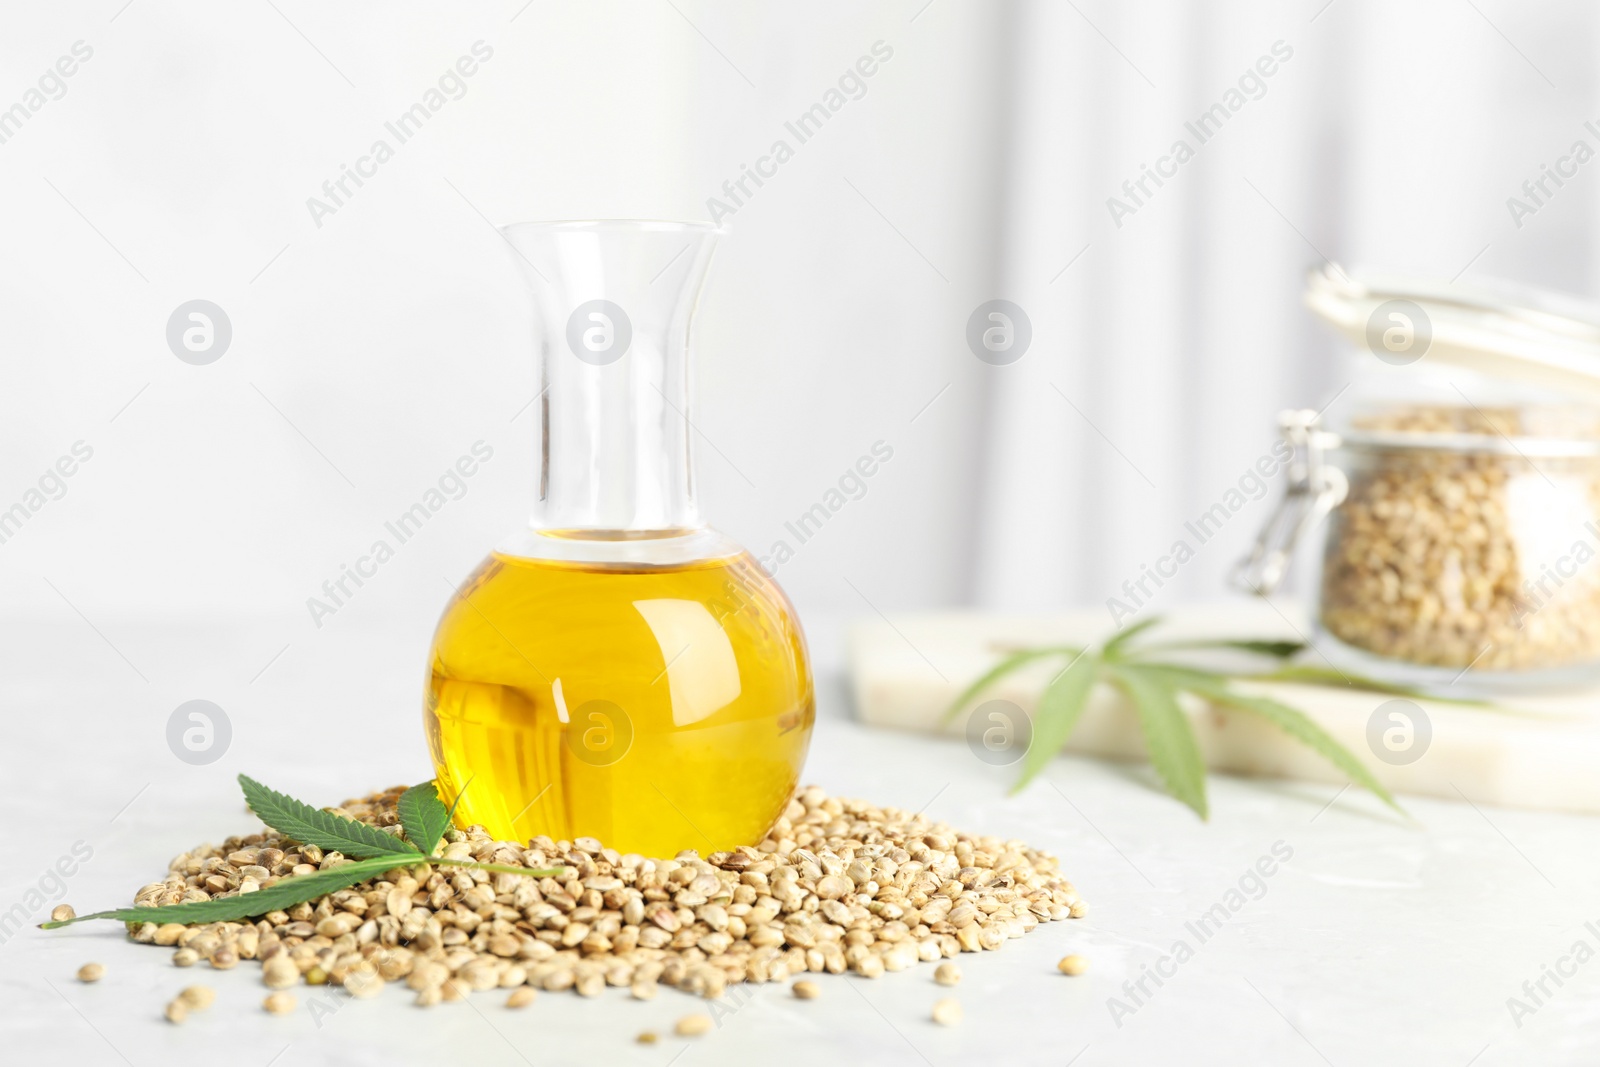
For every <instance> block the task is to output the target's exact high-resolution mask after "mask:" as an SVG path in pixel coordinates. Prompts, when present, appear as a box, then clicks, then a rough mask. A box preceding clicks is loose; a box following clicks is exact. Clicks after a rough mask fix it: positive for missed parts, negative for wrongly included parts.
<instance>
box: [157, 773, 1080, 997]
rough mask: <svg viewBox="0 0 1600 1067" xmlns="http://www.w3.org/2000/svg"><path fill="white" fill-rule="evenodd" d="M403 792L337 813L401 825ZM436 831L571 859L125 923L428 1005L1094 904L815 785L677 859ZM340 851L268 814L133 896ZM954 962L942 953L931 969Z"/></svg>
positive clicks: (793, 966)
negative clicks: (222, 918)
mask: <svg viewBox="0 0 1600 1067" xmlns="http://www.w3.org/2000/svg"><path fill="white" fill-rule="evenodd" d="M403 791H404V790H403V789H399V788H396V789H391V790H388V791H385V792H382V793H375V794H372V795H370V796H367V797H364V798H362V799H360V800H351V801H347V802H346V803H345V804H344V806H343V807H342V808H339V809H335V812H336V813H337V814H342V815H346V816H348V817H350V818H354V819H359V820H361V821H363V822H367V823H370V824H372V825H374V826H377V827H380V828H383V829H385V830H386V831H387V832H391V833H398V832H399V825H398V823H399V819H398V816H397V814H396V811H395V804H396V801H397V800H398V798H399V796H400V794H401V793H402V792H403ZM445 840H446V842H447V843H446V844H445V846H444V849H445V851H444V853H443V855H445V856H450V857H455V858H460V859H474V860H477V861H479V862H485V863H496V864H505V865H509V866H517V867H527V868H549V867H557V866H564V867H565V868H566V872H565V874H564V875H563V876H562V877H560V878H549V877H547V878H533V877H530V876H525V875H517V874H508V873H494V874H491V873H489V872H486V871H480V870H473V869H469V868H450V867H442V866H437V865H430V864H427V863H422V864H417V865H415V866H411V867H397V868H395V869H393V870H390V871H387V872H385V874H384V875H382V876H378V877H375V878H373V879H372V880H369V881H366V882H362V883H359V884H358V885H356V886H353V887H352V888H349V889H344V890H340V891H338V892H335V893H331V894H329V895H328V896H325V897H323V898H321V899H320V900H317V901H314V902H309V903H304V904H297V905H295V906H294V907H292V908H290V909H288V910H287V911H274V912H270V913H268V914H267V915H265V916H263V917H261V918H260V919H258V920H257V921H255V922H254V923H249V922H243V923H240V922H219V923H206V924H195V925H191V926H185V925H181V924H178V923H168V924H165V925H157V924H155V923H129V924H128V927H129V931H130V934H131V936H132V937H133V939H134V940H135V941H138V942H143V943H151V944H156V945H163V946H168V947H171V948H172V949H173V950H174V953H173V963H174V964H176V965H178V966H192V965H194V964H197V963H199V962H200V961H201V960H205V961H207V962H209V963H210V965H211V966H212V967H214V968H217V969H227V968H230V967H234V966H236V965H237V964H238V962H239V961H240V960H248V959H253V960H258V961H260V962H261V965H262V979H263V981H264V983H265V984H266V985H267V986H268V987H269V988H271V989H274V990H279V991H282V990H287V989H289V988H291V987H294V986H297V985H298V984H300V983H302V982H303V983H305V984H308V985H323V984H328V983H333V984H338V985H342V986H343V987H344V989H345V990H346V991H347V992H349V993H350V994H352V995H353V996H356V997H371V996H374V995H376V994H377V993H378V992H380V991H381V990H382V989H383V987H384V986H385V985H386V984H388V983H392V982H404V983H405V984H406V986H407V987H409V988H410V989H412V990H414V991H415V992H416V1002H417V1004H419V1005H422V1006H428V1005H432V1004H437V1003H439V1002H440V1001H441V1000H445V1001H449V1000H459V999H462V998H463V997H465V996H467V995H468V994H469V993H471V992H474V991H476V992H483V991H487V990H491V989H496V988H507V989H511V990H513V993H512V998H513V1000H517V999H519V998H520V1003H522V1004H525V1003H527V1002H528V1000H530V999H531V998H532V995H533V994H532V989H544V990H551V991H559V990H566V989H572V990H575V991H576V992H577V993H579V994H580V995H582V996H595V995H597V994H598V993H600V991H601V990H602V989H604V988H605V987H606V986H608V985H610V986H626V987H628V988H630V989H631V990H632V993H633V995H634V996H635V997H637V998H640V999H648V998H650V997H652V996H654V995H655V991H656V988H657V984H658V983H662V982H664V983H666V984H668V985H671V986H675V987H677V988H678V989H682V990H686V991H689V992H692V993H696V994H699V995H700V996H704V997H716V996H718V995H720V994H721V993H722V992H723V990H724V988H725V987H726V986H727V985H728V984H729V983H736V982H781V981H783V980H784V979H786V978H788V977H789V976H791V975H797V974H799V973H800V972H802V971H819V972H820V971H826V972H829V973H832V974H839V973H841V972H844V971H846V970H849V971H853V972H855V973H856V974H859V975H863V976H865V977H868V978H875V977H878V976H880V975H882V974H883V972H885V971H899V970H904V969H906V968H908V967H910V966H912V965H914V964H916V963H917V962H919V961H921V962H930V963H931V962H935V961H938V960H942V959H946V958H948V957H953V956H956V955H958V954H959V953H961V952H978V951H992V950H995V949H998V948H1000V947H1001V946H1002V945H1004V944H1005V943H1006V941H1007V940H1009V939H1011V938H1014V937H1021V936H1022V935H1023V934H1025V933H1027V932H1029V931H1030V930H1032V929H1033V928H1034V927H1035V926H1037V925H1038V924H1039V923H1041V922H1049V921H1052V920H1056V919H1066V918H1069V917H1070V918H1079V917H1081V916H1082V915H1083V914H1084V911H1085V905H1084V903H1083V901H1082V900H1081V899H1080V898H1079V897H1078V894H1077V892H1076V891H1075V890H1074V889H1073V887H1072V884H1071V883H1070V882H1067V881H1066V880H1064V879H1063V878H1062V877H1061V875H1060V873H1059V872H1058V871H1057V868H1056V860H1055V858H1054V857H1052V856H1049V855H1047V854H1045V853H1042V852H1039V851H1037V850H1035V849H1032V848H1029V847H1028V846H1027V845H1025V844H1023V843H1022V842H1020V841H1002V840H999V839H998V838H994V837H981V836H975V835H972V834H966V833H959V832H957V831H954V830H952V829H950V828H949V827H948V826H946V825H945V824H943V823H939V822H933V821H930V820H929V819H927V818H926V817H925V816H923V815H920V814H915V815H913V814H908V813H906V812H903V811H899V810H897V809H894V808H877V807H874V806H872V805H870V804H866V803H863V802H861V801H855V800H840V799H837V798H834V797H830V796H828V795H827V794H825V793H824V792H823V791H822V790H821V789H818V788H816V787H814V786H813V787H811V788H808V789H805V790H803V791H801V792H800V793H798V794H797V795H796V796H795V798H794V799H793V800H792V801H790V803H789V806H788V808H787V810H786V811H785V812H784V814H783V816H782V817H781V818H780V819H779V820H778V822H777V824H776V825H774V826H773V828H772V830H771V832H770V833H769V835H768V837H767V839H766V840H764V841H762V842H761V844H760V845H758V846H756V847H754V848H740V849H737V850H735V851H732V852H717V853H713V854H712V855H710V856H708V857H706V858H704V859H702V858H701V857H700V856H699V855H698V854H697V853H695V852H693V851H684V852H680V853H678V855H677V856H676V857H675V858H673V859H669V860H659V859H646V858H644V857H641V856H637V855H631V854H630V855H619V854H618V853H616V852H615V851H613V850H612V849H609V848H606V847H604V846H603V845H602V844H601V843H600V842H598V841H595V840H593V839H590V838H579V839H577V840H576V841H552V840H550V839H549V838H548V837H536V838H534V839H533V840H532V841H531V842H528V843H527V844H526V845H523V844H518V843H515V842H506V841H495V840H492V839H491V838H490V837H489V836H488V834H487V833H485V832H484V831H483V829H482V828H481V827H477V826H474V827H471V828H470V829H468V830H467V831H466V832H464V833H462V832H459V831H455V830H451V831H449V832H448V833H447V834H446V837H445ZM342 862H346V861H345V860H344V858H343V857H342V856H340V855H339V854H338V853H336V852H327V853H324V852H323V851H322V850H321V849H318V848H317V847H316V846H314V845H299V844H295V843H293V842H291V841H289V840H286V839H284V838H283V837H281V836H279V835H278V834H277V833H276V832H274V831H272V830H268V831H266V832H265V833H259V834H252V835H249V836H247V837H231V838H229V839H228V840H227V841H226V842H224V843H223V845H222V847H220V848H217V847H214V846H211V845H204V846H201V847H199V848H196V849H194V850H193V851H190V852H186V853H184V854H183V855H181V856H178V857H177V858H176V859H174V860H173V861H172V863H171V865H170V868H169V871H170V873H169V874H168V875H167V878H166V880H165V881H162V882H155V883H152V884H150V885H147V886H145V887H144V888H143V889H141V890H140V891H139V893H138V895H137V896H136V898H135V904H136V905H137V906H156V905H163V904H176V903H182V902H186V901H202V900H211V899H215V898H218V897H228V896H233V895H235V894H238V893H247V892H253V891H255V890H257V889H260V888H262V887H263V886H266V885H270V884H272V883H273V882H274V881H275V880H277V879H279V878H283V877H286V876H289V875H291V874H309V873H312V872H313V871H315V870H319V869H323V870H325V869H327V868H329V867H332V866H336V865H337V864H339V863H342ZM391 879H392V880H391ZM946 968H949V969H948V970H946ZM958 976H959V971H958V970H956V969H955V968H954V965H950V964H944V965H941V968H940V980H941V982H953V981H954V980H956V979H957V978H958ZM529 987H531V988H529ZM796 994H797V995H799V996H802V997H803V996H805V995H806V994H805V993H803V992H801V991H800V990H799V989H798V988H797V990H796ZM268 999H269V1001H270V1000H272V999H273V998H272V997H269V998H268ZM277 1002H278V1005H280V1006H282V1005H287V1006H289V1007H292V1003H293V1001H292V999H288V998H286V997H278V998H277ZM269 1010H279V1009H278V1007H276V1006H275V1007H271V1008H269ZM283 1010H287V1007H284V1008H283Z"/></svg>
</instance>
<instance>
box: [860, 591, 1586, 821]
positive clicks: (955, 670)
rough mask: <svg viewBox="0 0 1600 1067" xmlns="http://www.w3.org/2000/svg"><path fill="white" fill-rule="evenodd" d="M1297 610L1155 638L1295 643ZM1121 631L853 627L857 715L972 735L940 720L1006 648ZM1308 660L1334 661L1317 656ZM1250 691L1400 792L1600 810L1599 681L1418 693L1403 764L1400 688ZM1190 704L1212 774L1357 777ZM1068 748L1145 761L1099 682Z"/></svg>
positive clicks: (1230, 619) (1113, 697) (1120, 707)
mask: <svg viewBox="0 0 1600 1067" xmlns="http://www.w3.org/2000/svg"><path fill="white" fill-rule="evenodd" d="M1285 614H1286V615H1287V616H1288V617H1287V618H1286V617H1285V616H1284V615H1279V614H1278V612H1277V611H1275V610H1274V609H1273V608H1272V606H1270V605H1267V604H1262V603H1259V602H1240V603H1237V604H1229V605H1226V606H1219V607H1212V608H1206V607H1195V608H1188V609H1184V610H1181V611H1177V612H1173V613H1170V614H1169V615H1168V616H1167V622H1166V623H1164V624H1163V625H1162V626H1161V627H1160V628H1159V630H1158V631H1157V633H1156V636H1157V637H1159V638H1160V639H1163V640H1165V639H1182V638H1188V637H1222V636H1236V637H1268V638H1274V639H1285V638H1286V639H1294V638H1296V637H1297V636H1298V634H1300V633H1309V632H1310V630H1309V628H1308V627H1306V626H1305V624H1304V622H1303V621H1302V619H1301V618H1300V617H1298V616H1296V615H1295V613H1294V612H1292V611H1289V610H1288V609H1285ZM1108 630H1109V623H1108V620H1107V617H1106V614H1105V613H1104V612H1103V611H1097V610H1088V611H1083V612H1078V613H1075V614H1066V615H1056V616H1048V617H1032V618H1029V617H1019V616H999V615H985V614H977V613H947V614H931V615H903V616H895V617H893V618H892V619H890V620H887V621H886V620H884V619H873V620H870V621H866V622H862V623H858V624H857V625H856V626H855V627H853V628H852V630H851V632H850V636H849V664H850V673H851V684H852V688H853V690H854V696H855V706H856V712H857V715H858V716H859V717H860V719H861V720H862V721H863V722H865V723H867V724H869V725H874V726H884V727H891V728H894V729H902V730H920V731H934V732H937V731H940V730H941V729H944V730H946V731H947V732H949V733H951V734H952V735H964V733H965V730H966V724H967V719H968V717H969V716H968V713H967V710H966V709H963V713H962V714H961V715H959V716H957V718H956V720H955V721H954V722H953V723H952V724H951V725H950V726H949V727H941V725H940V718H941V716H942V714H943V712H944V711H945V709H946V708H948V707H949V705H950V702H951V701H952V700H954V699H955V698H956V696H957V695H959V693H960V692H961V690H962V689H964V688H965V687H966V686H967V685H968V684H970V683H971V682H972V681H974V680H975V679H976V678H977V677H978V676H979V675H980V674H982V673H983V671H985V670H986V669H988V668H989V667H990V666H992V665H993V664H994V663H995V662H996V661H997V660H998V659H999V658H1000V656H1001V655H1002V654H1003V653H1004V651H1006V650H1008V649H1015V648H1025V647H1031V646H1037V645H1046V644H1071V645H1083V644H1086V643H1092V642H1095V641H1098V640H1101V639H1103V638H1104V637H1105V636H1106V634H1107V632H1108ZM1308 662H1312V663H1320V662H1321V661H1320V660H1318V659H1317V658H1316V657H1315V656H1312V657H1311V658H1310V659H1309V660H1308ZM1059 667H1060V664H1059V663H1058V664H1055V665H1054V666H1052V665H1050V664H1048V663H1039V664H1033V665H1030V666H1028V667H1025V668H1023V669H1021V670H1020V671H1018V672H1017V673H1016V674H1014V675H1012V676H1010V677H1009V678H1007V679H1005V680H1003V681H1002V682H1000V683H998V684H997V685H996V686H995V687H994V688H993V689H992V690H991V691H990V692H989V693H987V694H986V695H985V696H984V697H980V698H979V701H977V702H975V703H979V702H981V701H983V700H988V699H995V698H999V699H1004V700H1009V701H1011V702H1013V703H1015V704H1017V705H1019V706H1020V707H1021V708H1022V709H1023V710H1024V711H1025V712H1027V713H1028V714H1030V715H1031V714H1032V711H1033V707H1034V704H1035V702H1036V698H1037V696H1038V693H1039V691H1040V689H1041V688H1042V687H1043V685H1044V683H1045V681H1046V680H1047V679H1048V678H1049V677H1050V675H1051V674H1052V673H1053V672H1054V671H1056V670H1058V669H1059ZM1251 688H1254V689H1256V690H1258V691H1260V692H1262V693H1263V694H1267V695H1271V696H1273V697H1275V698H1277V699H1280V700H1282V701H1284V702H1286V703H1289V704H1292V705H1294V706H1295V707H1297V708H1299V709H1301V710H1302V711H1304V712H1305V713H1306V714H1307V715H1309V716H1310V717H1312V718H1313V719H1315V720H1316V721H1317V722H1318V723H1319V724H1320V725H1321V726H1322V727H1323V729H1325V730H1327V731H1328V732H1329V733H1330V734H1332V735H1333V737H1334V738H1336V739H1337V740H1338V741H1339V743H1340V744H1342V745H1344V746H1345V747H1346V748H1348V749H1349V750H1350V751H1351V752H1353V753H1355V754H1356V755H1357V756H1358V757H1359V758H1360V759H1362V761H1363V762H1365V763H1366V764H1367V765H1368V766H1369V767H1371V768H1372V770H1373V772H1374V774H1375V775H1376V776H1377V778H1378V780H1379V781H1381V782H1383V783H1384V785H1385V786H1387V787H1388V788H1389V789H1391V790H1393V791H1394V792H1396V793H1418V794H1424V795H1428V796H1436V797H1444V798H1448V799H1452V800H1461V799H1467V800H1470V801H1472V802H1473V803H1480V804H1495V805H1503V806H1507V807H1522V808H1538V809H1546V810H1558V811H1573V812H1600V691H1592V690H1585V691H1569V692H1564V693H1559V694H1541V695H1538V696H1527V697H1517V698H1514V699H1512V698H1504V699H1502V700H1501V701H1500V702H1499V703H1498V704H1497V705H1496V706H1495V707H1491V708H1482V707H1473V706H1463V705H1458V704H1451V703H1448V702H1440V701H1435V700H1415V701H1413V702H1412V703H1413V704H1414V705H1415V706H1417V707H1419V708H1420V709H1421V711H1422V714H1423V716H1424V717H1425V720H1426V723H1427V725H1428V728H1429V729H1430V731H1431V738H1430V739H1429V741H1428V744H1427V746H1426V748H1425V749H1423V750H1422V751H1421V754H1420V756H1417V757H1416V758H1415V759H1414V760H1413V761H1412V762H1409V763H1395V762H1388V761H1386V760H1383V759H1379V758H1378V756H1377V754H1376V752H1377V750H1376V749H1375V748H1374V747H1373V746H1371V745H1369V742H1368V737H1369V724H1370V723H1371V722H1372V720H1373V719H1374V716H1375V715H1377V717H1378V719H1379V727H1378V729H1377V730H1376V734H1377V736H1378V738H1379V739H1380V740H1378V741H1377V744H1378V745H1382V744H1383V742H1382V740H1381V737H1382V733H1383V730H1384V728H1394V727H1396V726H1398V725H1399V723H1398V721H1397V720H1394V719H1392V718H1389V717H1388V711H1392V710H1394V709H1387V710H1385V711H1380V706H1381V705H1384V704H1385V703H1387V702H1388V701H1390V700H1393V699H1395V698H1394V697H1391V696H1388V695H1385V694H1381V693H1372V692H1365V691H1359V690H1350V689H1334V688H1328V687H1322V686H1305V685H1284V684H1270V685H1268V684H1252V686H1251ZM1184 702H1185V706H1184V710H1185V712H1186V713H1187V714H1188V715H1189V718H1190V721H1191V722H1192V723H1193V725H1194V728H1195V733H1196V736H1197V738H1198V740H1199V743H1200V747H1201V750H1202V751H1203V752H1204V754H1205V757H1206V762H1207V764H1208V765H1209V766H1210V767H1211V768H1212V769H1213V770H1217V771H1224V772H1231V773H1235V774H1244V775H1262V776H1270V777H1277V778H1290V779H1298V780H1304V781H1315V782H1329V783H1343V782H1345V781H1346V780H1347V779H1346V778H1345V777H1344V776H1343V775H1342V774H1340V773H1339V771H1337V770H1336V769H1335V768H1334V767H1332V766H1331V765H1329V764H1328V763H1327V762H1326V761H1324V760H1323V759H1322V758H1321V757H1319V756H1317V755H1316V754H1315V753H1313V752H1311V751H1310V750H1309V749H1307V748H1305V747H1304V746H1303V745H1300V744H1297V743H1295V742H1292V741H1290V740H1289V739H1288V738H1287V737H1285V736H1284V735H1283V734H1282V733H1280V732H1279V731H1278V730H1276V729H1274V728H1272V727H1271V726H1269V725H1267V724H1265V723H1263V722H1261V721H1260V720H1259V719H1257V718H1255V717H1254V716H1250V715H1247V714H1243V713H1238V712H1229V711H1226V710H1223V709H1220V708H1214V707H1211V706H1210V705H1208V704H1206V703H1205V702H1204V701H1200V700H1197V699H1192V698H1189V697H1187V696H1186V697H1185V698H1184ZM1419 732H1420V731H1419ZM1414 736H1415V735H1414ZM1392 740H1394V741H1403V740H1404V735H1403V734H1396V735H1393V737H1392ZM957 743H961V742H959V741H957ZM1412 744H1413V745H1415V744H1416V742H1415V740H1413V742H1412ZM1067 748H1068V750H1069V751H1073V752H1078V753H1083V754H1087V755H1095V756H1103V757H1109V758H1113V759H1126V760H1143V759H1144V745H1143V741H1142V739H1141V737H1140V734H1139V730H1138V726H1137V723H1136V721H1135V718H1134V714H1133V711H1132V709H1131V708H1129V707H1128V706H1127V705H1126V704H1125V702H1124V701H1123V700H1122V698H1121V697H1120V696H1119V695H1118V694H1117V693H1116V692H1115V691H1114V690H1112V689H1111V688H1110V687H1107V686H1099V687H1097V689H1096V691H1095V693H1094V695H1093V696H1092V697H1091V699H1090V702H1089V706H1088V708H1087V709H1086V710H1085V712H1084V715H1083V719H1082V721H1081V722H1080V723H1079V725H1078V727H1077V728H1076V730H1074V732H1073V735H1072V737H1071V739H1070V740H1069V742H1068V745H1067ZM1402 754H1403V755H1409V754H1410V753H1409V752H1404V753H1402Z"/></svg>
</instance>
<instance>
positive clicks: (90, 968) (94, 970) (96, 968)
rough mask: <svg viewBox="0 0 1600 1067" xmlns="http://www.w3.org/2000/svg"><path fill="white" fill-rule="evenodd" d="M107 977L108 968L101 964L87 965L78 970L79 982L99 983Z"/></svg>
mask: <svg viewBox="0 0 1600 1067" xmlns="http://www.w3.org/2000/svg"><path fill="white" fill-rule="evenodd" d="M105 976H106V968H105V965H104V964H101V963H85V964H84V965H83V966H82V967H79V968H78V981H80V982H98V981H100V979H102V978H104V977H105Z"/></svg>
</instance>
